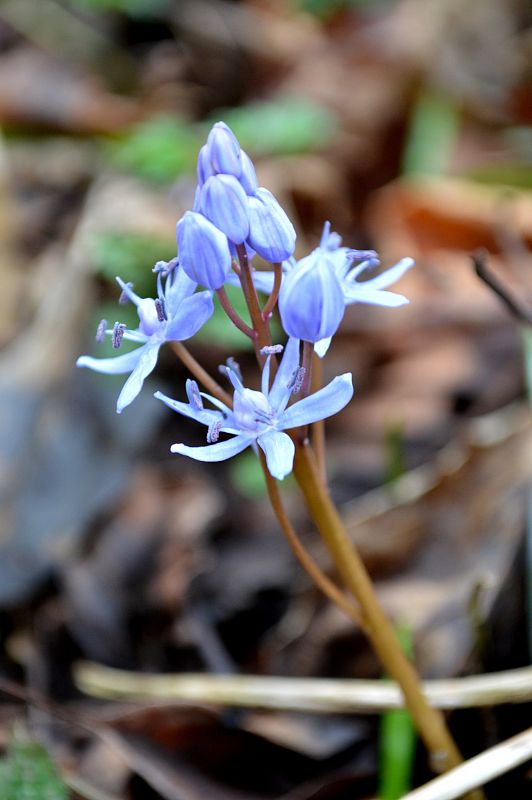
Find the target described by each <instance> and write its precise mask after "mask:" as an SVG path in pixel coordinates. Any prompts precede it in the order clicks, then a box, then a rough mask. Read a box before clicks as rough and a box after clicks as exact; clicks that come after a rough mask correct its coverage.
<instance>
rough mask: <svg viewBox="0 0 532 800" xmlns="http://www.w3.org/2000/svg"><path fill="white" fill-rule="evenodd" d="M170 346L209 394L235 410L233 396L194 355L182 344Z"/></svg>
mask: <svg viewBox="0 0 532 800" xmlns="http://www.w3.org/2000/svg"><path fill="white" fill-rule="evenodd" d="M170 346H171V348H172V350H173V351H174V353H175V354H176V356H177V357H178V358H179V359H180V360H181V361H182V362H183V364H184V365H185V367H186V368H187V369H188V370H189V372H191V373H192V375H194V377H195V378H197V379H198V381H199V382H200V383H201V384H203V386H204V387H205V388H206V389H207V391H208V392H209V394H212V395H213V396H214V397H217V398H218V400H221V401H222V403H225V405H226V406H229V408H233V398H232V397H231V395H230V394H228V393H227V392H226V391H225V389H222V387H221V386H220V384H219V383H218V382H217V381H215V380H214V378H213V377H212V376H211V375H209V373H208V372H207V370H206V369H203V367H202V366H201V364H200V363H199V362H198V361H196V359H195V358H194V356H193V355H192V353H191V352H190V351H189V350H187V348H186V347H185V345H184V344H183V343H182V342H170Z"/></svg>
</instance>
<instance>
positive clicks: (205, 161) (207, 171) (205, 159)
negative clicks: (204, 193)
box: [197, 144, 214, 187]
mask: <svg viewBox="0 0 532 800" xmlns="http://www.w3.org/2000/svg"><path fill="white" fill-rule="evenodd" d="M197 174H198V184H199V185H200V187H201V186H203V184H204V183H205V181H206V180H207V178H210V177H211V176H212V175H214V170H213V168H212V165H211V162H210V158H209V149H208V147H207V145H206V144H204V145H203V147H202V148H201V150H200V151H199V153H198V167H197Z"/></svg>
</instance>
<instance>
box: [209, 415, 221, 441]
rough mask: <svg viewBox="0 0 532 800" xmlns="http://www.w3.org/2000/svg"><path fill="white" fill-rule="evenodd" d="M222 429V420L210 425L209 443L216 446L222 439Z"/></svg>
mask: <svg viewBox="0 0 532 800" xmlns="http://www.w3.org/2000/svg"><path fill="white" fill-rule="evenodd" d="M221 427H222V420H221V419H216V420H214V422H211V424H210V425H209V430H208V431H207V443H208V444H214V443H215V442H217V441H218V439H219V438H220V429H221Z"/></svg>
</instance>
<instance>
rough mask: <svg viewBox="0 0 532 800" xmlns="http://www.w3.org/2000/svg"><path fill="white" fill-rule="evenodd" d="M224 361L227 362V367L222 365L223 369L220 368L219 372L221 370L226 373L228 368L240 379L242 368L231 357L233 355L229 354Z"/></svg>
mask: <svg viewBox="0 0 532 800" xmlns="http://www.w3.org/2000/svg"><path fill="white" fill-rule="evenodd" d="M225 363H226V364H227V367H224V369H223V370H222V369H220V372H222V374H224V375H227V370H228V369H230V370H232V371H233V372H234V373H236V375H238V377H239V378H240V380H242V370H241V369H240V364H239V363H238V361H237V360H236V359H235V358H233V356H229V358H226V360H225Z"/></svg>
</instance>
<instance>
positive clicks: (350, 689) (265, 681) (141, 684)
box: [74, 661, 532, 714]
mask: <svg viewBox="0 0 532 800" xmlns="http://www.w3.org/2000/svg"><path fill="white" fill-rule="evenodd" d="M74 675H75V680H76V683H77V685H78V687H79V688H80V689H81V690H82V691H83V692H85V693H86V694H88V695H91V696H93V697H101V698H106V699H120V700H137V701H138V700H148V699H149V700H155V699H158V700H163V701H166V702H169V703H170V702H175V701H176V700H180V701H183V700H188V701H191V702H203V703H215V704H218V705H224V706H225V705H228V706H238V707H244V708H262V709H271V710H276V711H301V712H307V713H318V714H330V713H338V714H345V713H351V712H357V713H366V714H373V713H380V712H381V711H385V710H387V709H390V708H404V700H403V696H402V694H401V691H400V689H399V687H398V686H397V684H394V683H392V682H389V683H388V682H386V683H385V682H383V681H377V680H356V679H332V678H281V677H272V676H262V675H261V676H255V675H205V674H203V673H198V674H195V673H194V674H192V673H181V674H177V675H155V674H147V673H142V674H140V673H135V672H126V671H124V670H118V669H112V668H111V667H104V666H102V665H101V664H94V663H92V662H89V661H84V662H80V663H78V664H77V665H76V666H75V668H74ZM423 691H424V693H425V695H426V697H427V700H428V701H429V702H430V704H431V705H432V706H434V707H437V708H442V709H455V708H475V707H481V706H494V705H500V704H505V703H520V702H527V701H529V700H532V667H524V668H522V669H515V670H508V671H506V672H497V673H493V674H487V675H474V676H471V677H467V678H452V679H448V680H432V681H424V683H423Z"/></svg>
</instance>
